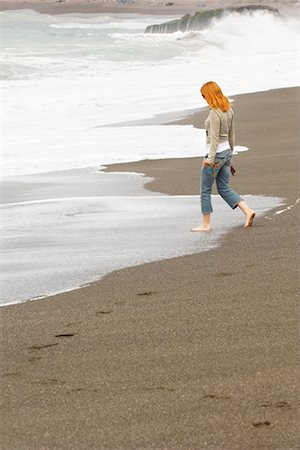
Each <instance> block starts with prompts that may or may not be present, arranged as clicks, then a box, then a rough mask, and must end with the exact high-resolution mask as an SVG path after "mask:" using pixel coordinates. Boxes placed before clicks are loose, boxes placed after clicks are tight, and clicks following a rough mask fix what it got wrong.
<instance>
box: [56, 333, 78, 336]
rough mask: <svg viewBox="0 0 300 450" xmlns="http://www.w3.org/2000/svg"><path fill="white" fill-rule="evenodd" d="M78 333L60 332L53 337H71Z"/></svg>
mask: <svg viewBox="0 0 300 450" xmlns="http://www.w3.org/2000/svg"><path fill="white" fill-rule="evenodd" d="M76 334H78V333H60V334H56V335H55V337H72V336H75V335H76Z"/></svg>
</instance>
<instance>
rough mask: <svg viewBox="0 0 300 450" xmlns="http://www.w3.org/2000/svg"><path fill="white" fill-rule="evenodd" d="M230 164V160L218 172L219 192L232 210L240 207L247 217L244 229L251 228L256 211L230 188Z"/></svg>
mask: <svg viewBox="0 0 300 450" xmlns="http://www.w3.org/2000/svg"><path fill="white" fill-rule="evenodd" d="M230 164H231V162H230V160H228V161H227V162H226V163H225V164H224V165H223V166H222V167H221V169H220V171H219V172H218V175H217V178H216V182H217V188H218V192H219V194H220V195H221V197H222V198H223V199H224V200H225V201H226V202H227V203H228V205H229V206H230V207H231V208H232V209H235V208H236V207H237V206H238V207H239V208H240V209H241V210H242V211H243V212H244V214H245V216H246V222H245V225H244V227H250V226H251V225H252V222H253V219H254V217H255V211H254V210H253V209H251V208H250V207H249V206H248V205H247V203H246V202H245V201H244V200H243V199H242V198H241V197H240V196H239V194H238V193H237V192H236V191H235V190H234V189H232V188H231V187H230V186H229V177H230Z"/></svg>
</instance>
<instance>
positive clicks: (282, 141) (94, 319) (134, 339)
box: [0, 87, 300, 450]
mask: <svg viewBox="0 0 300 450" xmlns="http://www.w3.org/2000/svg"><path fill="white" fill-rule="evenodd" d="M299 97H300V88H299V87H295V88H284V89H277V90H270V91H266V92H257V93H252V94H244V95H239V96H235V97H233V98H234V99H235V102H234V108H235V111H236V117H237V121H236V128H237V142H243V144H244V145H247V146H248V147H249V151H247V152H245V153H241V154H239V155H238V156H236V157H235V159H234V166H235V168H236V171H237V173H236V176H235V177H234V178H233V179H232V186H233V187H234V188H235V189H237V190H238V191H239V192H240V193H241V194H259V195H272V196H278V197H282V198H284V199H285V202H286V205H284V206H281V207H280V208H276V209H274V210H272V211H271V212H269V213H268V214H267V215H266V216H264V217H261V218H259V219H257V220H256V221H255V224H254V226H253V227H252V228H251V229H247V230H245V229H243V227H242V223H241V227H239V228H235V229H234V230H233V231H231V232H230V233H228V234H227V235H226V236H225V237H224V238H223V239H222V242H221V245H220V246H219V247H218V248H217V249H214V250H211V251H207V252H204V253H200V254H195V255H192V256H184V257H178V258H173V259H168V260H164V261H157V262H154V263H149V264H144V265H142V266H138V267H133V268H128V269H124V270H120V271H116V272H113V273H111V274H110V275H108V276H106V277H105V278H103V279H102V280H100V281H98V282H95V283H93V284H91V285H90V286H87V287H83V288H81V289H77V290H74V291H72V292H67V293H64V294H60V295H55V296H52V297H49V298H47V299H42V300H36V301H32V302H26V303H23V304H18V305H12V306H7V307H2V308H1V309H0V315H1V337H2V339H1V354H2V367H1V401H2V405H1V419H2V420H1V436H2V439H1V441H2V444H1V448H3V449H18V450H19V449H29V448H30V449H41V448H43V449H142V448H145V449H163V448H164V449H166V448H167V449H204V448H208V449H211V450H219V449H220V450H221V449H226V450H227V449H228V450H233V449H243V450H248V449H253V450H254V449H255V450H257V449H261V450H265V449H266V448H268V449H284V450H288V449H296V448H298V444H299V438H300V436H299V426H298V425H299V419H298V418H299V416H298V415H297V414H298V412H297V411H298V407H299V376H298V374H299V359H298V352H297V340H298V338H299V315H298V311H299V310H298V307H297V287H298V281H299V271H298V269H297V268H298V267H299V257H298V255H297V250H298V247H299V245H298V241H297V238H296V231H297V226H298V221H299V206H300V203H299V202H298V200H297V199H298V197H297V196H298V195H299V175H298V168H299V156H298V148H299V128H298V124H299V119H300V111H299ZM206 116H207V111H205V110H203V111H201V112H200V113H196V114H194V115H191V116H189V117H187V118H185V119H183V120H182V121H181V123H192V124H193V125H194V126H195V127H200V128H201V127H203V121H204V119H205V117H206ZM179 122H180V121H179ZM177 123H178V121H177ZM201 161H202V159H201V158H186V159H177V160H176V159H166V160H152V161H150V160H147V161H140V162H136V163H130V164H122V165H112V166H109V167H108V168H107V169H106V170H110V171H116V170H117V171H118V172H119V171H122V170H124V171H127V172H128V171H137V172H143V173H145V174H146V176H150V177H154V178H155V179H154V180H153V181H150V182H149V183H147V184H146V187H147V188H148V189H150V190H152V191H157V192H163V193H167V194H171V195H173V194H186V195H188V194H197V193H198V191H199V168H200V165H201ZM233 214H234V212H233ZM199 219H200V211H199ZM194 225H196V224H191V226H194ZM174 226H176V223H174ZM153 245H155V243H154V244H153Z"/></svg>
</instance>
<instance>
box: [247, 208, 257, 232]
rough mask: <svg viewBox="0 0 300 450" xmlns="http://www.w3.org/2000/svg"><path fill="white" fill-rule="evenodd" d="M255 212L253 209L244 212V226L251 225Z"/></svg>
mask: <svg viewBox="0 0 300 450" xmlns="http://www.w3.org/2000/svg"><path fill="white" fill-rule="evenodd" d="M255 214H256V212H255V211H253V210H250V211H249V213H247V214H246V223H245V225H244V227H245V228H247V227H251V225H252V222H253V219H254V217H255Z"/></svg>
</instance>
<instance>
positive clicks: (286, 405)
mask: <svg viewBox="0 0 300 450" xmlns="http://www.w3.org/2000/svg"><path fill="white" fill-rule="evenodd" d="M259 406H261V407H263V408H287V409H290V408H291V405H290V404H289V403H288V402H285V401H279V402H264V403H261V404H260V405H259Z"/></svg>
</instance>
